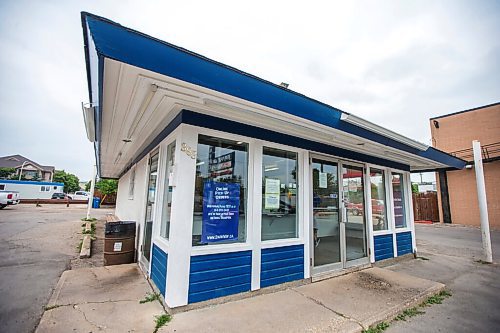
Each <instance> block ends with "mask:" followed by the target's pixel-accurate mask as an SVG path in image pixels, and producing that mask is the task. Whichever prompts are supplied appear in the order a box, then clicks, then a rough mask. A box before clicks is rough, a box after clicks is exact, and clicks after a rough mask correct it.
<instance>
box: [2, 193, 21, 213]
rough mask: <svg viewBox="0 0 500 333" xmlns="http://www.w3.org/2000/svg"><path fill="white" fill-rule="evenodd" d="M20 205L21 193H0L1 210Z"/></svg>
mask: <svg viewBox="0 0 500 333" xmlns="http://www.w3.org/2000/svg"><path fill="white" fill-rule="evenodd" d="M18 203H19V192H17V191H0V209H4V208H5V207H7V206H10V205H17V204H18Z"/></svg>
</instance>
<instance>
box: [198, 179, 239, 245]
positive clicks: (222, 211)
mask: <svg viewBox="0 0 500 333" xmlns="http://www.w3.org/2000/svg"><path fill="white" fill-rule="evenodd" d="M239 210H240V184H232V183H221V182H214V181H207V182H206V183H205V185H204V187H203V221H202V222H203V223H202V231H201V240H202V242H204V243H216V242H222V241H228V240H233V241H234V240H237V239H238V222H239Z"/></svg>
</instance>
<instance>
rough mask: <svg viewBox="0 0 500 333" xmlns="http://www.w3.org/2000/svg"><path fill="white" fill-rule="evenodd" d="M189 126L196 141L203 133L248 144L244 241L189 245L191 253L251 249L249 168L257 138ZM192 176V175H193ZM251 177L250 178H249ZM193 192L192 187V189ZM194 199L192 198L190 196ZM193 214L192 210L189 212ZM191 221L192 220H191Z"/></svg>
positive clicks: (199, 253) (251, 193)
mask: <svg viewBox="0 0 500 333" xmlns="http://www.w3.org/2000/svg"><path fill="white" fill-rule="evenodd" d="M188 126H189V127H192V128H194V130H195V132H196V137H197V139H196V142H198V137H199V136H200V135H205V136H212V137H217V138H220V139H226V140H232V141H242V142H244V143H247V144H248V166H247V202H246V207H245V209H246V212H245V216H246V223H245V241H244V242H234V243H226V244H217V243H215V244H206V245H200V246H192V247H191V254H192V255H194V256H197V255H203V254H216V253H225V252H237V251H246V250H250V249H252V247H251V244H252V242H253V239H252V238H251V237H252V230H253V225H252V224H253V223H255V221H254V219H253V218H252V216H253V212H252V209H250V207H252V206H250V204H251V203H252V201H251V200H252V199H253V197H254V189H253V187H252V184H253V183H254V179H253V175H254V172H253V170H252V172H250V169H253V165H254V164H255V162H254V160H255V159H254V156H255V148H256V147H255V143H256V141H257V140H255V139H252V138H250V137H246V136H241V135H235V134H232V133H227V132H222V131H218V130H212V129H207V128H202V127H197V126H191V125H188ZM193 177H194V175H193ZM251 177H252V178H251ZM193 192H194V189H193ZM192 200H194V198H192ZM191 214H193V212H191ZM191 223H193V221H192V220H191Z"/></svg>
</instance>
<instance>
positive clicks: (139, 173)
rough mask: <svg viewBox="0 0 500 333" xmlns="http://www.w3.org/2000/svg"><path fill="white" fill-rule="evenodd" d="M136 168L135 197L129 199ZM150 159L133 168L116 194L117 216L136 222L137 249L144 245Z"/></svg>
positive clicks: (125, 176) (145, 158)
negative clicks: (132, 175) (143, 231)
mask: <svg viewBox="0 0 500 333" xmlns="http://www.w3.org/2000/svg"><path fill="white" fill-rule="evenodd" d="M134 168H135V184H134V195H133V197H129V185H130V176H131V174H132V170H133V169H134ZM147 170H148V157H147V156H146V157H144V158H143V159H142V160H141V161H139V163H137V164H136V165H135V166H133V167H132V168H131V169H130V170H128V171H127V173H126V174H124V175H123V176H122V177H121V178H120V180H119V181H118V192H117V194H116V208H115V215H116V216H117V217H118V218H119V219H120V220H122V221H135V222H136V225H137V229H136V249H138V248H140V246H139V244H142V230H143V227H144V213H145V205H146V202H145V199H146V187H147Z"/></svg>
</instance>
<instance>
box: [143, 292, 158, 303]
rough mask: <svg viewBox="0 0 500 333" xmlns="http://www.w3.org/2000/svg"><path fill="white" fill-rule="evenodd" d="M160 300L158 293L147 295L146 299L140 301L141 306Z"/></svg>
mask: <svg viewBox="0 0 500 333" xmlns="http://www.w3.org/2000/svg"><path fill="white" fill-rule="evenodd" d="M159 299H160V294H158V293H153V294H152V293H147V294H146V297H145V298H144V299H141V300H140V301H139V303H140V304H144V303H148V302H153V301H156V300H159Z"/></svg>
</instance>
